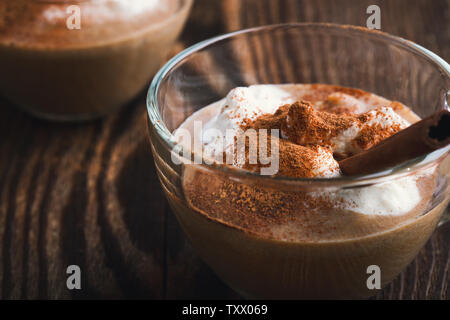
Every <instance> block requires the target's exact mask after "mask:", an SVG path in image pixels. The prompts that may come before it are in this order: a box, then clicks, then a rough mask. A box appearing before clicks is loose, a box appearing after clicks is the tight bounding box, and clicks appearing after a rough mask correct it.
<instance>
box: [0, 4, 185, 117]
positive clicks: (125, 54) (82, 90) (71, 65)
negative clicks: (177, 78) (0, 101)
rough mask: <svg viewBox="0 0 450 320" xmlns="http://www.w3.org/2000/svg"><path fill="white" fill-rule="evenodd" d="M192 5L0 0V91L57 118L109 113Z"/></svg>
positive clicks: (149, 69)
mask: <svg viewBox="0 0 450 320" xmlns="http://www.w3.org/2000/svg"><path fill="white" fill-rule="evenodd" d="M191 4H192V1H191V0H89V1H72V2H70V5H75V9H74V8H73V7H70V6H69V3H67V2H64V1H32V0H14V1H0V69H1V70H2V74H1V76H0V94H2V95H4V96H6V97H7V98H8V99H10V100H11V101H12V102H14V103H16V104H17V105H18V106H20V107H22V108H24V109H26V110H28V111H29V112H31V113H33V114H36V115H38V116H42V117H45V118H51V119H56V120H83V119H89V118H95V117H98V116H101V115H104V114H106V113H109V112H112V111H114V110H116V109H117V108H119V107H120V106H123V105H124V104H125V103H127V102H128V101H129V100H130V99H132V98H133V97H134V96H136V95H137V94H138V92H140V91H141V90H142V89H144V87H145V86H146V85H147V84H148V82H149V81H150V78H151V76H152V74H153V73H154V72H155V71H156V70H157V69H158V68H159V66H160V63H161V62H162V61H163V59H164V58H165V56H166V55H167V53H168V51H169V49H170V46H171V44H172V43H173V41H174V40H175V39H176V37H177V36H178V34H179V33H180V31H181V29H182V26H183V24H184V22H185V20H186V18H187V15H188V12H189V9H190V6H191ZM77 10H79V11H77ZM77 14H79V18H80V19H79V21H78V22H79V26H78V27H77V26H76V25H74V24H75V23H77V20H76V18H75V16H76V15H77Z"/></svg>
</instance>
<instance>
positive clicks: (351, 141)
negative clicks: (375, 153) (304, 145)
mask: <svg viewBox="0 0 450 320" xmlns="http://www.w3.org/2000/svg"><path fill="white" fill-rule="evenodd" d="M366 115H368V119H369V120H368V121H366V122H364V123H363V124H362V125H358V124H356V123H355V124H353V125H352V126H351V127H350V128H348V129H345V130H344V131H342V132H340V133H338V135H337V136H335V137H333V138H332V139H331V147H332V149H333V151H334V152H336V153H339V154H346V155H354V154H357V153H359V152H361V151H362V149H361V147H360V146H359V145H358V144H357V143H356V142H355V139H356V138H358V136H359V135H360V134H361V132H363V131H364V130H366V129H368V128H370V127H372V126H377V127H379V128H380V129H382V130H386V131H391V130H392V128H393V127H395V126H398V127H399V128H400V129H405V128H407V127H408V126H409V125H410V124H409V122H408V121H406V120H405V119H403V118H402V117H400V116H399V115H398V114H397V113H395V111H394V110H392V108H388V107H381V108H377V109H375V110H370V111H368V112H367V113H366ZM392 133H394V132H393V131H392Z"/></svg>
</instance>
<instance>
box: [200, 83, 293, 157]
mask: <svg viewBox="0 0 450 320" xmlns="http://www.w3.org/2000/svg"><path fill="white" fill-rule="evenodd" d="M293 102H294V101H293V99H292V97H291V96H290V94H289V93H288V92H285V91H284V90H282V89H280V88H278V87H276V86H273V85H254V86H250V87H237V88H235V89H233V90H231V91H230V92H229V93H228V95H227V96H226V98H225V99H224V100H221V101H220V110H219V112H218V113H217V114H216V116H214V117H213V118H211V119H210V120H209V121H208V122H206V123H205V124H203V136H202V144H203V153H204V154H205V156H207V157H211V158H214V159H217V158H218V157H220V156H221V155H222V154H223V153H224V152H225V153H230V152H232V146H233V144H234V137H235V136H236V134H237V133H238V130H239V129H240V128H241V126H242V125H243V124H244V121H245V120H255V119H256V118H257V117H259V116H260V115H262V114H267V113H270V114H273V113H274V112H275V111H277V109H278V108H279V107H280V106H282V105H285V104H288V103H293ZM227 131H228V133H229V134H228V135H227ZM230 132H231V134H230ZM233 132H234V134H233Z"/></svg>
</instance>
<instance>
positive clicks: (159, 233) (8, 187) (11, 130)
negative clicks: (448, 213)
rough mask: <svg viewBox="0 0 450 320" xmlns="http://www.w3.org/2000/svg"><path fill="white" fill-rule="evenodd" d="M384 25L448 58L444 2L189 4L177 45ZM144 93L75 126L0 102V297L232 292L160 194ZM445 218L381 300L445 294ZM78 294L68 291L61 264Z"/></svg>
mask: <svg viewBox="0 0 450 320" xmlns="http://www.w3.org/2000/svg"><path fill="white" fill-rule="evenodd" d="M371 4H377V5H379V6H380V8H381V18H382V30H383V31H386V32H389V33H392V34H395V35H399V36H402V37H405V38H408V39H411V40H413V41H415V42H418V43H419V44H421V45H423V46H425V47H427V48H429V49H431V50H432V51H434V52H436V53H437V54H439V55H440V56H441V57H443V58H444V59H445V60H447V61H450V21H449V19H450V18H449V17H450V1H449V0H433V1H429V0H423V1H409V0H390V1H376V0H367V1H366V0H364V1H356V0H355V1H351V0H347V1H344V0H339V1H334V0H328V1H325V0H322V1H317V0H311V1H306V0H303V1H302V0H291V1H288V0H286V1H266V0H241V1H239V0H227V1H219V0H197V1H196V3H195V6H194V9H193V12H192V14H191V17H190V20H189V22H188V24H187V26H186V28H185V30H184V33H183V35H182V37H181V40H180V43H179V45H178V46H177V47H176V48H175V49H174V50H178V49H180V48H182V47H183V46H187V45H191V44H193V43H195V42H197V41H199V40H202V39H206V38H209V37H211V36H214V35H217V34H219V33H225V32H228V31H232V30H237V29H241V28H246V27H250V26H256V25H264V24H272V23H280V22H293V21H327V22H334V23H346V24H355V25H360V26H365V25H366V19H367V17H368V15H367V14H366V8H367V7H368V6H369V5H371ZM146 116H147V115H146V109H145V93H144V92H143V93H142V94H141V96H139V97H138V98H136V100H135V101H133V102H132V103H130V104H129V105H127V106H126V107H125V108H124V109H123V110H122V111H121V112H119V113H117V114H114V115H112V116H110V117H108V118H106V119H104V120H102V121H97V122H91V123H86V124H82V125H67V124H57V123H48V122H44V121H40V120H37V119H34V118H32V117H29V116H28V115H26V114H24V113H23V112H21V111H19V110H17V109H16V108H14V106H12V105H10V104H9V103H8V102H7V101H5V100H3V99H2V100H0V137H1V138H0V199H1V200H0V297H2V298H4V299H5V298H12V299H15V298H32V299H34V298H51V299H54V298H88V299H92V298H94V299H95V298H149V299H153V298H157V299H161V298H168V299H174V298H212V299H215V298H238V299H239V298H240V297H239V296H238V295H237V294H236V293H235V292H233V291H232V290H231V289H229V288H228V287H227V286H226V285H225V284H223V283H222V282H221V281H220V280H219V279H218V278H217V277H216V276H215V275H214V273H213V272H212V271H211V270H210V269H209V268H208V267H207V266H206V265H205V264H204V263H203V262H202V261H201V260H200V259H199V258H198V256H197V255H196V254H195V252H193V250H192V249H191V247H190V245H189V243H188V242H187V240H186V238H185V237H184V235H183V233H182V231H181V230H180V228H179V226H178V224H177V222H176V220H175V218H174V216H173V214H172V213H171V212H170V209H169V208H168V205H167V203H166V201H165V199H164V196H163V194H162V192H161V188H160V185H159V182H158V179H157V177H156V175H155V169H154V165H153V160H152V155H151V152H150V148H149V145H148V142H147V137H146ZM449 254H450V224H449V223H447V224H446V225H444V226H442V227H440V228H439V229H438V230H437V231H436V232H435V233H434V235H433V237H432V238H431V240H430V241H429V242H428V243H427V245H426V246H425V248H424V249H423V250H422V251H421V252H420V254H419V256H418V257H417V258H416V259H415V260H414V262H413V263H412V264H411V265H410V266H409V267H408V268H407V270H406V271H405V272H403V273H402V274H401V275H400V276H399V277H398V278H397V279H396V280H395V281H394V282H393V283H392V284H390V285H389V286H388V287H387V288H386V289H385V290H383V291H382V293H380V294H378V296H377V297H376V298H378V299H449V297H450V289H449V282H450V271H449V265H450V262H449V260H450V259H449ZM72 264H76V265H79V266H80V267H81V270H82V290H73V291H69V290H67V288H66V279H67V275H66V268H67V266H68V265H72Z"/></svg>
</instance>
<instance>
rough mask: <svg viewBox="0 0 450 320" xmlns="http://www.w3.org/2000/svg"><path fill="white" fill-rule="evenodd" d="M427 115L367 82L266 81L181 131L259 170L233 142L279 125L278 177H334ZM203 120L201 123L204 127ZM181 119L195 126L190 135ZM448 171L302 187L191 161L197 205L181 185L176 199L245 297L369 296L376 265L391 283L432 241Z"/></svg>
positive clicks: (198, 239) (203, 250) (213, 152)
mask: <svg viewBox="0 0 450 320" xmlns="http://www.w3.org/2000/svg"><path fill="white" fill-rule="evenodd" d="M419 120H420V118H419V117H418V116H417V115H416V114H414V112H412V111H411V110H410V109H409V108H408V107H406V106H404V105H403V104H401V103H399V102H394V101H389V100H387V99H385V98H383V97H380V96H377V95H375V94H371V93H368V92H364V91H362V90H357V89H350V88H343V87H338V86H331V85H322V84H313V85H310V84H292V85H291V84H289V85H255V86H251V87H247V88H235V89H233V90H232V91H231V92H230V93H229V94H228V95H227V97H226V98H224V99H223V100H221V101H218V102H216V103H213V104H211V105H209V106H206V107H204V108H202V109H200V110H199V111H197V112H196V113H194V114H193V115H191V116H190V117H189V118H188V119H187V120H186V121H185V122H184V123H183V124H182V125H181V126H180V127H179V128H178V129H177V130H176V131H175V132H174V134H175V136H176V139H177V140H178V142H179V143H181V144H182V145H183V146H184V147H185V148H188V147H189V146H190V145H192V144H193V142H194V141H195V140H197V142H199V143H200V144H201V145H202V149H201V153H202V156H203V157H204V158H208V159H224V158H225V156H226V155H230V154H231V157H229V158H230V159H233V162H232V163H231V164H227V166H229V167H230V168H231V169H232V168H235V169H239V170H247V171H249V172H252V173H253V174H258V173H261V170H262V168H264V167H265V166H268V164H267V163H265V164H262V163H259V162H258V163H253V164H251V163H249V156H248V154H246V157H245V159H239V157H238V156H237V155H236V148H234V147H233V146H234V144H235V143H236V139H237V137H238V136H239V134H241V133H240V132H241V131H240V130H242V132H245V130H248V129H254V130H256V131H258V130H259V129H269V130H272V129H276V130H278V132H279V137H275V136H272V137H271V139H269V143H270V144H276V145H277V146H278V149H279V154H278V159H279V170H278V172H277V173H276V174H274V175H273V176H274V177H275V178H276V177H281V176H283V177H288V178H299V179H304V178H313V179H322V180H323V181H324V183H326V181H327V180H328V179H330V178H331V179H336V178H339V177H341V176H342V175H343V173H342V172H341V170H340V167H339V160H341V159H345V158H347V157H350V156H352V155H355V154H358V153H360V152H362V151H364V150H368V149H370V148H372V147H373V146H375V145H377V144H378V143H379V142H381V141H383V140H384V139H386V138H388V137H390V136H392V135H393V134H395V133H397V132H399V131H401V130H403V129H405V128H407V127H409V126H410V125H411V124H413V123H415V122H417V121H419ZM195 121H201V123H202V126H203V132H202V133H201V134H200V135H199V134H198V133H195V132H194V123H195ZM211 128H213V129H215V130H209V132H207V133H206V131H207V129H211ZM181 129H183V130H184V129H185V130H187V131H188V132H190V133H191V139H190V140H189V139H186V137H185V136H182V135H180V134H179V133H180V132H182V130H181ZM226 130H231V132H236V134H235V135H234V137H232V139H226V138H225V131H226ZM268 149H270V148H268ZM220 165H222V164H220ZM443 167H445V166H443ZM445 168H446V169H445V170H448V166H447V167H445ZM444 174H445V173H444ZM438 176H439V171H438V169H437V165H436V164H434V165H432V166H428V167H424V168H422V169H420V170H418V171H416V172H414V174H405V175H403V176H401V177H398V178H396V179H391V180H386V181H385V182H383V183H377V184H376V185H363V186H361V187H359V188H348V189H346V188H333V184H332V183H331V182H330V184H329V188H327V187H325V186H326V185H325V184H324V185H323V186H324V187H323V188H320V189H319V190H302V189H301V188H300V189H295V188H293V187H290V186H289V185H287V184H286V183H277V181H276V180H275V181H273V182H268V183H265V184H261V185H258V184H252V183H251V182H245V183H244V181H242V182H241V181H238V180H236V179H229V178H228V176H227V175H226V174H222V173H217V172H211V171H207V170H202V169H200V167H199V166H196V165H193V164H189V163H187V164H185V165H184V169H183V179H182V187H183V192H184V195H183V197H185V199H186V202H187V204H188V206H186V205H184V204H183V201H181V200H180V199H178V197H177V196H175V195H174V194H170V193H168V197H169V200H170V203H171V205H172V206H173V207H174V208H175V212H177V215H178V218H179V220H180V223H181V225H182V226H183V227H184V229H185V231H186V232H187V233H188V235H189V236H190V237H191V240H192V242H193V243H194V246H195V247H197V248H199V250H200V254H201V255H202V256H203V257H204V259H205V260H206V261H207V262H208V263H209V264H210V265H211V266H212V267H213V269H214V270H216V272H218V274H219V275H220V276H221V277H222V278H223V279H225V281H227V282H228V283H229V284H230V285H231V286H232V287H234V288H236V289H237V290H238V291H240V292H241V293H243V294H244V295H247V296H250V297H259V298H314V297H334V298H349V297H364V296H370V295H373V294H375V293H374V292H373V291H370V290H369V289H368V287H367V285H366V280H367V277H368V276H367V273H366V271H367V267H369V266H371V265H377V266H379V267H380V269H381V270H382V284H383V285H385V284H386V283H388V282H389V281H391V280H392V279H393V278H394V277H395V276H396V275H397V273H398V272H399V270H401V269H402V268H403V267H405V266H406V265H407V264H408V263H409V262H410V261H411V260H412V259H413V257H414V256H415V255H416V254H417V252H418V250H419V249H420V248H421V247H422V246H423V244H424V243H425V242H426V240H427V239H428V237H429V235H430V233H431V232H432V230H433V229H434V227H435V225H436V223H437V222H438V221H439V219H440V217H441V215H442V212H443V209H444V208H445V205H446V203H447V201H448V200H446V201H444V203H442V204H440V205H438V206H436V207H433V203H434V201H433V193H434V191H435V190H436V188H440V187H442V186H439V179H438ZM250 179H251V177H250ZM192 230H195V231H192ZM211 234H214V235H215V236H214V237H213V238H211V237H209V236H208V235H211ZM224 244H225V245H224ZM269 257H270V258H269ZM267 261H270V263H267ZM228 262H229V263H228ZM245 271H246V272H245ZM240 288H246V289H245V290H246V291H245V292H243V291H242V290H241V289H240Z"/></svg>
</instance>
